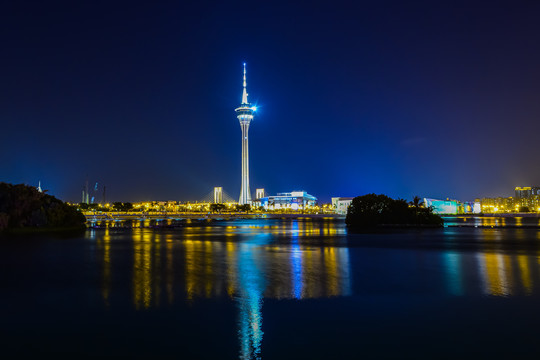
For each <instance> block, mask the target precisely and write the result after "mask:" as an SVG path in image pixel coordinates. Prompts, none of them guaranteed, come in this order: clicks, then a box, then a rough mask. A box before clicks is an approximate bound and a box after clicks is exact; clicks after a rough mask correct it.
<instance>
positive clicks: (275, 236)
mask: <svg viewBox="0 0 540 360" xmlns="http://www.w3.org/2000/svg"><path fill="white" fill-rule="evenodd" d="M226 224H228V226H226ZM188 225H189V224H188ZM445 231H448V233H446V235H445V236H448V238H451V236H452V233H451V232H452V231H456V230H450V229H449V230H445ZM508 231H509V232H505V233H503V232H501V231H498V230H483V231H481V232H479V233H477V234H476V235H475V236H477V238H476V239H477V240H478V244H479V247H478V248H476V249H475V250H474V251H471V250H467V251H459V250H452V249H448V250H446V249H441V250H440V251H432V250H422V249H417V250H415V251H412V252H411V251H402V250H399V249H388V251H386V250H384V251H381V250H380V249H379V250H375V251H370V250H369V249H366V248H351V249H350V248H349V247H347V246H346V245H347V243H346V241H347V237H346V236H343V235H345V228H344V227H343V225H342V224H339V223H338V224H336V223H335V222H332V221H328V222H311V221H283V222H277V223H276V222H274V223H272V222H268V221H261V220H259V221H256V220H255V221H252V222H236V223H235V222H227V223H221V224H216V223H208V224H204V225H202V226H201V225H197V224H192V226H191V225H190V226H185V227H183V228H181V229H177V230H174V231H167V230H165V231H161V230H158V231H155V230H152V229H148V228H143V227H139V228H138V227H136V224H134V228H133V230H128V231H125V230H121V231H118V230H115V229H114V228H106V229H105V230H103V231H92V230H91V232H90V237H91V238H93V239H95V241H96V249H97V252H98V258H99V260H100V262H99V264H100V266H101V269H100V276H101V297H102V299H103V302H104V304H105V305H106V306H111V305H110V304H111V303H112V301H111V299H112V297H111V295H114V294H115V293H116V292H121V291H122V289H123V291H124V292H126V291H129V293H130V297H131V301H132V304H133V307H134V309H136V310H145V309H150V308H157V307H160V306H161V307H162V306H171V305H173V304H175V303H180V302H184V303H185V302H187V303H195V302H196V301H197V299H202V298H205V299H210V298H223V299H231V300H233V301H234V303H235V304H236V306H237V308H238V320H237V322H238V324H237V326H238V327H237V329H238V338H239V343H240V352H241V354H240V355H241V357H242V358H246V359H247V358H258V357H259V356H260V351H261V342H262V338H263V303H264V300H265V299H308V298H323V297H333V296H347V295H352V281H351V270H350V268H351V265H350V261H352V260H350V256H349V255H350V252H352V251H353V250H354V257H353V258H352V259H354V261H355V266H361V267H362V268H363V269H369V272H365V276H364V277H362V276H357V277H355V289H358V290H357V291H359V292H360V293H361V292H362V291H364V289H369V288H370V287H372V286H373V279H377V281H376V282H377V283H380V284H383V285H382V286H384V284H394V283H395V279H394V278H393V277H395V274H396V273H399V274H412V275H410V278H407V280H405V281H406V285H405V286H406V287H408V286H412V287H414V286H416V284H419V283H420V284H421V283H423V282H424V281H427V280H428V279H432V280H433V284H432V285H433V286H432V287H430V290H429V291H433V292H438V293H440V295H443V296H528V295H532V294H535V293H536V294H538V292H539V290H540V260H539V259H540V250H538V249H537V248H536V249H527V250H526V251H523V252H522V251H519V249H514V250H511V251H505V250H504V249H503V248H501V247H498V246H499V245H498V244H501V243H503V242H504V241H503V240H505V239H506V240H507V239H508V238H509V237H510V238H512V239H514V240H515V241H517V242H520V241H529V240H531V239H530V236H531V234H533V233H532V232H527V233H525V232H524V230H522V229H514V230H508ZM532 236H537V237H538V239H536V240H540V233H537V232H535V233H534V234H533V235H532ZM533 240H535V239H533ZM350 241H351V243H352V240H350ZM126 251H127V252H128V254H129V253H131V254H132V258H130V259H129V261H128V260H126V256H125V255H126ZM385 254H386V255H385ZM351 255H352V253H351ZM373 256H376V257H373ZM396 256H398V257H397V258H396ZM128 257H129V256H128ZM131 259H132V263H131ZM396 259H399V261H398V262H396V261H395V260H396ZM433 261H435V262H436V264H434V263H433ZM426 262H427V263H426ZM119 264H120V265H122V264H123V265H124V266H122V267H120V266H119ZM131 265H132V271H131V278H130V279H129V282H130V283H131V286H126V285H125V281H122V279H119V278H118V276H122V275H121V274H126V271H125V267H126V266H128V267H129V266H131ZM434 265H435V266H434ZM113 269H117V272H118V274H116V275H115V271H114V270H113ZM388 269H391V271H388ZM426 269H429V270H430V273H429V276H428V275H427V272H426ZM433 271H435V273H434V272H433ZM434 274H435V275H434ZM113 280H114V281H113ZM122 286H123V287H122ZM128 289H129V290H128ZM375 291H376V290H375ZM397 291H399V290H397ZM120 298H122V297H120ZM120 298H116V299H120ZM124 305H125V304H122V306H124Z"/></svg>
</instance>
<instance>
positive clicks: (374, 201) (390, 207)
mask: <svg viewBox="0 0 540 360" xmlns="http://www.w3.org/2000/svg"><path fill="white" fill-rule="evenodd" d="M418 199H419V198H418ZM413 202H414V200H413ZM416 203H417V205H418V207H412V208H411V207H409V204H408V203H407V201H405V200H403V199H397V200H394V199H392V198H390V197H388V196H386V195H376V194H368V195H364V196H357V197H355V198H354V199H353V201H352V202H351V205H350V206H349V208H348V211H347V217H346V219H345V222H346V224H347V226H349V227H354V228H370V227H377V226H381V225H416V226H419V225H433V226H442V224H443V220H442V218H441V217H440V216H438V215H436V214H433V211H432V209H431V208H420V207H419V200H417V201H416Z"/></svg>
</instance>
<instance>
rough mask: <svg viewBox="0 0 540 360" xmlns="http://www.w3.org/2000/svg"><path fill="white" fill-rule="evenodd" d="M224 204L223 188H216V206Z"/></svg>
mask: <svg viewBox="0 0 540 360" xmlns="http://www.w3.org/2000/svg"><path fill="white" fill-rule="evenodd" d="M222 202H223V188H222V187H221V186H218V187H215V188H214V204H221V203H222Z"/></svg>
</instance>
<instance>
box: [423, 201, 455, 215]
mask: <svg viewBox="0 0 540 360" xmlns="http://www.w3.org/2000/svg"><path fill="white" fill-rule="evenodd" d="M424 205H425V206H426V207H430V206H432V207H433V212H434V213H435V214H462V213H463V205H462V204H461V203H460V202H459V201H457V200H437V199H428V198H424Z"/></svg>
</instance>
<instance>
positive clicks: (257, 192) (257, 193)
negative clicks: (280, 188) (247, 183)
mask: <svg viewBox="0 0 540 360" xmlns="http://www.w3.org/2000/svg"><path fill="white" fill-rule="evenodd" d="M264 195H265V194H264V189H257V190H255V199H261V198H263V197H264Z"/></svg>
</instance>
